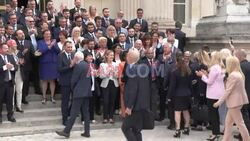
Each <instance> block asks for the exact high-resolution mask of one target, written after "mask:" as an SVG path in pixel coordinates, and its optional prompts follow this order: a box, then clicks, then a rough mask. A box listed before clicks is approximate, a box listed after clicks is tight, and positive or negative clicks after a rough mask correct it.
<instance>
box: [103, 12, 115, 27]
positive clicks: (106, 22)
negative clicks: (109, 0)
mask: <svg viewBox="0 0 250 141" xmlns="http://www.w3.org/2000/svg"><path fill="white" fill-rule="evenodd" d="M102 14H103V17H102V26H103V27H105V28H107V27H108V26H109V25H113V26H114V25H115V20H114V19H111V18H110V17H109V16H110V11H109V8H103V9H102Z"/></svg>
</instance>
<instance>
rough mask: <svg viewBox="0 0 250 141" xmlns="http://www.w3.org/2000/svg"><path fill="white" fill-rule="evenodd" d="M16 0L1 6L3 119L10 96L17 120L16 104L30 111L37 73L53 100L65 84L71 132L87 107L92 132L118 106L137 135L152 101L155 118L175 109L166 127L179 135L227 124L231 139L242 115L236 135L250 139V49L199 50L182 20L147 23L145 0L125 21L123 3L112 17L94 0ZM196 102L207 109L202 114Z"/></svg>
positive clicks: (65, 120) (40, 88)
mask: <svg viewBox="0 0 250 141" xmlns="http://www.w3.org/2000/svg"><path fill="white" fill-rule="evenodd" d="M17 5H18V2H17V0H11V1H10V3H7V4H6V10H5V11H4V12H3V13H1V16H0V42H1V45H0V56H1V57H0V90H1V91H0V123H2V114H1V113H2V106H3V103H6V106H7V112H8V114H7V117H8V120H9V121H11V122H16V119H15V118H14V111H16V112H21V113H23V112H24V111H23V109H22V104H29V102H28V101H27V99H26V97H27V96H28V94H29V93H30V92H29V88H30V83H31V82H32V84H33V87H34V89H35V93H37V94H42V99H41V102H42V104H44V105H45V106H46V103H47V101H48V99H47V93H50V94H51V95H50V99H49V100H50V101H51V102H52V103H56V100H55V99H54V97H55V93H56V92H57V90H58V89H60V94H61V111H62V124H63V125H65V129H64V130H63V131H58V132H57V134H59V135H62V136H65V137H69V136H70V130H71V128H72V126H73V124H74V122H75V119H76V117H77V116H78V114H80V113H81V118H82V121H83V122H84V126H85V132H84V133H83V134H82V136H84V137H90V125H89V124H90V123H95V122H96V121H95V115H96V114H97V115H101V114H102V115H103V121H102V123H103V124H107V123H111V124H114V123H115V120H114V115H115V114H120V116H121V117H122V118H123V119H124V123H123V126H122V131H123V132H124V135H125V136H126V138H127V139H128V140H129V141H134V140H136V141H140V140H142V138H141V133H140V131H141V130H142V129H143V122H138V121H140V120H143V119H141V118H140V117H141V116H139V115H144V116H145V112H142V113H143V114H138V113H140V112H141V111H144V110H150V111H151V112H152V114H153V118H154V120H155V121H159V122H161V121H163V120H164V119H165V118H166V115H168V118H169V121H170V122H169V123H170V124H169V125H168V129H170V130H176V131H175V133H174V137H176V138H179V137H181V134H184V135H189V132H190V129H192V130H196V131H202V130H204V128H207V129H210V130H212V134H211V135H210V136H209V137H208V139H207V140H209V141H214V140H217V139H218V138H219V137H220V135H222V134H223V133H222V131H224V137H223V141H229V140H230V138H231V135H232V131H231V130H232V126H233V124H234V123H235V124H236V126H237V127H238V128H239V131H240V134H239V135H237V136H235V137H236V138H238V139H240V140H243V141H249V131H250V119H249V114H250V105H249V104H248V103H249V98H250V87H249V82H250V76H249V75H250V63H249V62H248V61H247V59H246V56H247V54H246V52H245V50H243V49H235V48H234V47H233V45H232V44H230V45H231V46H232V47H231V48H230V49H227V48H224V49H221V50H217V51H215V50H214V51H211V50H210V48H209V47H208V46H206V45H204V46H203V47H201V49H200V50H198V51H196V52H193V53H192V52H190V51H188V48H185V45H186V34H185V33H184V32H182V31H181V29H182V23H181V22H178V21H177V22H176V23H175V28H173V29H172V28H170V29H166V32H165V33H164V32H161V31H159V29H158V28H159V27H158V26H159V25H158V23H157V22H152V23H151V25H149V24H148V22H147V20H145V19H143V9H141V8H139V9H137V17H136V18H135V19H133V20H131V21H128V20H126V19H124V13H123V11H119V12H118V13H117V17H116V18H114V19H113V18H111V17H110V10H109V8H103V10H102V14H103V15H102V16H100V15H98V14H97V9H96V7H95V6H93V5H92V6H89V8H88V9H85V8H82V7H81V0H74V5H75V7H74V8H72V9H68V8H67V6H65V5H64V4H62V5H61V9H60V11H57V10H55V8H54V5H53V1H52V0H49V1H48V2H47V6H46V10H45V11H39V10H38V9H37V8H36V6H37V5H36V1H35V0H28V3H27V6H26V8H24V9H23V8H19V7H17ZM149 26H151V28H150V27H149ZM149 29H150V30H149ZM48 88H49V90H48ZM195 110H196V111H195ZM166 111H167V112H168V114H166ZM194 111H195V112H194ZM197 112H201V113H202V112H203V113H206V114H205V115H207V116H204V118H201V117H199V118H198V117H197V115H199V114H197ZM24 114H25V113H24ZM201 115H203V114H201ZM208 115H209V116H208ZM191 119H192V120H191ZM191 121H192V122H191ZM191 123H192V124H191ZM220 125H224V129H222V130H221V129H220V127H221V126H220ZM0 126H1V125H0Z"/></svg>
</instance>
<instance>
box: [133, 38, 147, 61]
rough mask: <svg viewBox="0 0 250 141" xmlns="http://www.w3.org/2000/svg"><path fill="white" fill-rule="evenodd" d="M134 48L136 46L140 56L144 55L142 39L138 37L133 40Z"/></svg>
mask: <svg viewBox="0 0 250 141" xmlns="http://www.w3.org/2000/svg"><path fill="white" fill-rule="evenodd" d="M134 48H136V49H137V50H138V51H139V53H140V58H142V57H144V56H145V49H144V48H143V44H142V41H141V40H140V39H138V40H136V41H135V46H134Z"/></svg>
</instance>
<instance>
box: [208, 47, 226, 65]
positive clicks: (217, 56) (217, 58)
mask: <svg viewBox="0 0 250 141" xmlns="http://www.w3.org/2000/svg"><path fill="white" fill-rule="evenodd" d="M213 65H219V66H221V67H222V68H225V65H224V64H223V61H222V56H221V53H220V52H217V51H214V52H212V53H211V62H210V64H209V68H210V67H212V66H213Z"/></svg>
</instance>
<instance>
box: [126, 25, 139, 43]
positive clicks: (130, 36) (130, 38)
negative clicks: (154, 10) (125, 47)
mask: <svg viewBox="0 0 250 141" xmlns="http://www.w3.org/2000/svg"><path fill="white" fill-rule="evenodd" d="M136 40H137V37H136V36H135V29H134V28H128V37H127V40H126V43H128V44H130V45H131V46H132V47H134V44H135V41H136Z"/></svg>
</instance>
